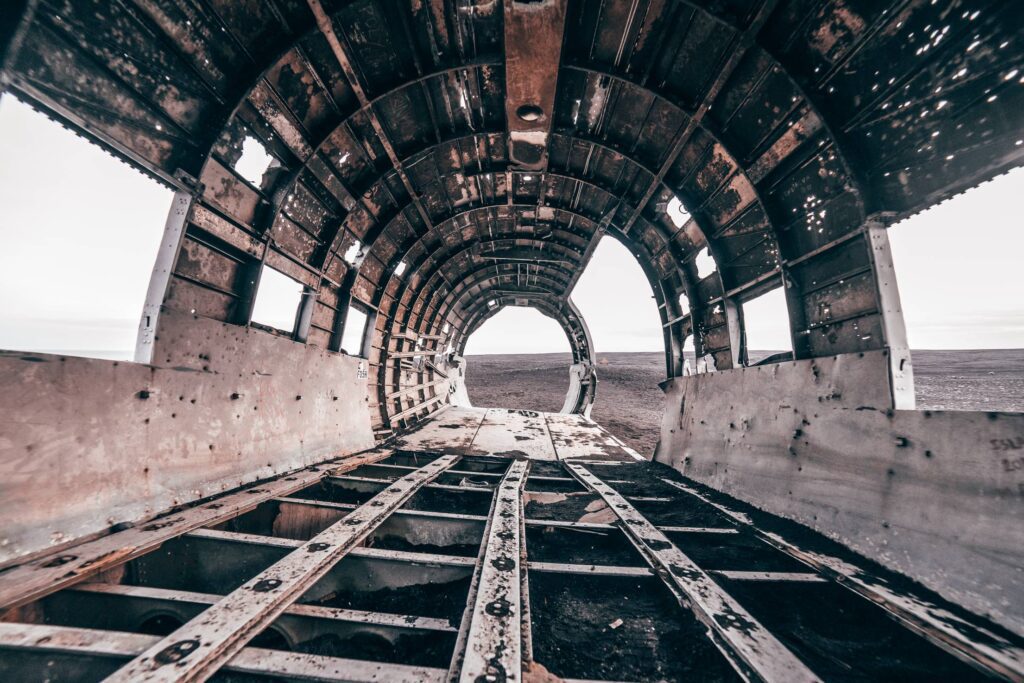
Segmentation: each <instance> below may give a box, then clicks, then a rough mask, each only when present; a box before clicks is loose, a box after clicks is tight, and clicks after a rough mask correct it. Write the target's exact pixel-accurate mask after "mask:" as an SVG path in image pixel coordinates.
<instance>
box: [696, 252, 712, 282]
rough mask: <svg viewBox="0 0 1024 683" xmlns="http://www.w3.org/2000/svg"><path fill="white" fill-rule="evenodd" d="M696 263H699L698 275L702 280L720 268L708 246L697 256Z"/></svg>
mask: <svg viewBox="0 0 1024 683" xmlns="http://www.w3.org/2000/svg"><path fill="white" fill-rule="evenodd" d="M694 263H695V264H696V265H697V277H699V278H700V279H701V280H703V279H704V278H706V277H707V276H708V275H711V274H712V273H714V272H715V271H716V270H718V265H717V264H716V263H715V259H714V258H713V257H712V256H711V252H710V251H708V248H707V247H704V248H703V249H701V250H700V252H699V253H698V254H697V258H696V259H694Z"/></svg>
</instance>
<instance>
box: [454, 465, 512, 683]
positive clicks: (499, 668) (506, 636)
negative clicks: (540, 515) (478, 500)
mask: <svg viewBox="0 0 1024 683" xmlns="http://www.w3.org/2000/svg"><path fill="white" fill-rule="evenodd" d="M529 468H530V462H529V461H528V460H516V461H513V463H512V464H511V465H510V466H509V468H508V471H507V472H506V473H505V476H504V477H503V478H502V480H501V484H499V485H498V487H497V493H496V494H495V498H494V503H493V505H492V506H491V515H490V520H489V521H488V524H487V532H486V545H485V547H484V551H483V553H482V554H481V556H480V560H479V562H478V563H477V569H476V572H475V576H474V582H473V583H474V585H473V589H472V592H475V595H472V597H471V601H472V607H471V609H470V608H467V609H466V613H465V617H464V618H463V624H462V628H461V629H460V631H459V640H458V643H457V645H456V648H455V654H454V656H453V657H452V666H451V671H450V676H449V678H450V679H451V680H453V681H455V680H457V681H461V682H463V683H472V682H474V681H490V680H499V681H500V680H505V681H517V680H519V679H520V677H521V675H522V669H523V656H522V655H523V652H522V643H523V623H522V619H521V618H520V614H521V611H522V605H523V600H522V596H523V590H522V583H521V579H522V572H521V571H520V569H521V562H522V559H523V558H522V555H523V553H522V551H523V544H524V538H523V535H522V529H523V524H522V520H523V488H524V487H525V486H526V473H527V471H528V470H529Z"/></svg>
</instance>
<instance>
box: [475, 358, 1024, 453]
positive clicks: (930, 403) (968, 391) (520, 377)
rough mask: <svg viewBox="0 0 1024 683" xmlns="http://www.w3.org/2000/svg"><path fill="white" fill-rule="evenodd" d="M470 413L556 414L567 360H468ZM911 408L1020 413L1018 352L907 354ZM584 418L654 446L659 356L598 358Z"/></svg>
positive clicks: (643, 447)
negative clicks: (590, 406)
mask: <svg viewBox="0 0 1024 683" xmlns="http://www.w3.org/2000/svg"><path fill="white" fill-rule="evenodd" d="M468 361H469V366H468V369H467V372H466V384H467V386H468V389H469V397H470V399H471V400H472V402H473V405H476V406H488V407H491V406H493V407H501V408H526V409H530V410H541V411H549V412H556V411H558V410H560V409H561V407H562V401H563V399H564V398H565V391H566V389H568V387H569V370H568V367H569V363H570V357H569V354H560V353H547V354H519V355H494V356H469V358H468ZM913 362H914V380H915V384H916V388H917V405H918V408H921V409H932V410H1008V411H1024V349H1010V350H981V351H915V352H914V353H913ZM598 363H599V367H598V387H597V403H596V404H595V405H594V412H593V415H592V417H593V418H594V419H595V420H597V421H598V422H600V423H601V424H602V425H603V426H604V427H606V428H607V429H608V430H609V431H611V432H612V433H613V434H615V435H616V436H618V437H619V438H620V439H622V440H623V441H625V442H626V443H627V444H628V445H630V446H632V447H633V448H635V449H637V450H638V451H640V452H641V453H643V454H644V455H647V454H650V453H651V452H652V451H653V450H654V446H655V444H656V443H657V441H658V429H659V425H660V422H661V410H662V404H663V401H662V393H661V389H659V388H658V382H660V381H661V380H663V379H664V378H665V360H664V355H663V354H661V353H604V354H599V355H598Z"/></svg>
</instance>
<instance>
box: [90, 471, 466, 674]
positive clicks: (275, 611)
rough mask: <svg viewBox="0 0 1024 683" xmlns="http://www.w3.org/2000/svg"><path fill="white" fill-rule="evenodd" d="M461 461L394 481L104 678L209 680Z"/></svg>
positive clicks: (417, 472) (413, 473) (414, 473)
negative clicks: (424, 488) (416, 495)
mask: <svg viewBox="0 0 1024 683" xmlns="http://www.w3.org/2000/svg"><path fill="white" fill-rule="evenodd" d="M458 460H459V456H457V455H445V456H441V457H440V458H438V459H436V460H434V461H433V462H431V463H430V464H428V465H424V466H423V467H421V468H419V469H418V470H416V471H415V472H411V473H410V474H407V475H406V476H404V477H402V478H401V479H399V480H397V481H395V482H394V483H393V484H391V485H390V486H388V487H387V488H386V489H384V490H383V491H381V492H380V493H378V494H377V495H375V496H374V497H373V498H371V499H370V500H369V501H368V502H366V503H364V504H363V505H361V506H360V507H358V508H356V509H355V510H354V511H352V512H351V513H349V514H348V515H346V516H345V517H344V518H343V519H341V520H339V521H338V522H336V523H334V524H332V525H331V526H329V527H327V528H326V529H324V530H323V531H321V532H320V533H319V534H317V535H316V536H314V537H313V538H311V539H310V540H308V541H306V542H305V543H303V544H302V545H301V546H299V547H298V548H296V549H295V550H294V551H292V552H291V553H289V554H288V555H286V556H285V557H284V558H282V559H281V560H279V561H277V562H275V563H274V564H272V565H271V566H270V567H268V568H267V569H265V570H263V571H262V572H260V573H259V574H257V575H256V576H255V577H254V578H252V579H250V580H249V581H247V582H246V583H244V584H243V585H242V586H241V587H240V588H237V589H236V590H234V591H233V592H231V593H229V594H228V595H226V596H225V597H224V598H223V599H221V600H220V602H218V603H217V604H215V605H214V606H213V607H211V608H210V609H208V610H206V611H204V612H203V613H202V614H200V615H199V616H197V617H196V618H194V619H192V620H191V621H189V622H188V623H186V624H184V625H183V626H181V627H180V628H179V629H177V630H176V631H174V632H173V633H171V634H170V635H168V636H167V637H165V638H163V639H162V640H160V641H159V642H157V643H156V644H154V645H152V646H151V647H149V648H148V649H147V650H146V651H145V652H143V653H142V654H141V655H139V656H138V657H136V658H135V659H134V660H132V661H131V662H130V663H129V664H128V665H127V666H125V667H123V668H121V669H119V670H118V671H116V672H115V673H114V674H113V675H112V676H110V677H109V678H107V679H106V680H107V681H109V682H111V683H114V682H118V683H129V682H131V683H134V682H136V681H164V682H166V683H171V682H172V681H182V682H184V681H204V680H206V679H208V678H209V677H210V676H212V675H213V674H214V673H216V671H217V669H218V668H220V667H221V665H223V664H225V663H226V662H228V661H229V660H230V659H231V658H232V657H233V656H234V655H235V654H237V653H238V652H239V651H240V650H241V649H242V648H243V647H245V644H246V643H247V642H248V641H249V640H251V639H252V638H253V637H255V636H256V635H258V634H259V633H260V632H262V631H263V630H264V629H265V628H266V627H268V626H269V625H270V624H271V623H272V622H273V621H274V620H275V619H276V618H277V617H278V616H280V615H281V613H282V612H284V611H285V610H286V609H287V608H288V606H289V605H290V604H292V603H293V602H294V601H295V600H296V599H297V598H298V597H299V596H301V595H302V593H304V592H305V591H306V590H307V589H308V588H310V587H311V586H312V585H313V584H314V583H316V581H317V580H319V579H320V578H321V577H323V576H324V574H326V573H327V572H328V570H330V569H331V567H333V566H334V565H335V564H337V563H338V562H339V561H340V560H341V559H342V558H343V557H345V555H346V554H347V553H348V552H349V551H350V550H351V549H352V548H354V547H355V546H357V545H358V544H359V543H361V542H362V541H363V540H364V539H365V538H366V537H367V536H368V535H369V534H370V533H371V532H372V531H373V530H374V529H375V528H376V527H377V526H379V525H380V524H381V522H383V521H384V520H385V519H387V518H388V516H389V515H390V514H391V513H392V512H394V511H395V510H396V509H398V507H400V506H401V505H402V504H404V503H405V502H406V501H407V500H408V499H409V498H411V497H412V495H413V494H414V493H416V491H417V490H419V489H420V488H421V487H422V486H423V485H424V484H426V483H427V482H429V481H431V480H433V479H434V478H436V477H437V476H438V475H439V474H441V473H442V472H444V471H445V470H446V469H448V468H449V467H451V466H452V465H454V464H455V463H456V461H458Z"/></svg>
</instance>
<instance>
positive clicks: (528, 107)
mask: <svg viewBox="0 0 1024 683" xmlns="http://www.w3.org/2000/svg"><path fill="white" fill-rule="evenodd" d="M516 116H518V117H519V118H521V119H522V120H523V121H526V122H528V123H533V122H534V121H539V120H541V119H542V118H543V117H544V110H543V109H541V108H540V107H538V106H537V105H536V104H524V105H522V106H520V107H519V108H518V109H516Z"/></svg>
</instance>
